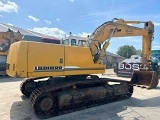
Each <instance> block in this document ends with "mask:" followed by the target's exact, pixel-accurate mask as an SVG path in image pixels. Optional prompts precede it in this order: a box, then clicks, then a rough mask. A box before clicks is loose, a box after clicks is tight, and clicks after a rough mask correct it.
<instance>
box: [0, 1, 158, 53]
mask: <svg viewBox="0 0 160 120" xmlns="http://www.w3.org/2000/svg"><path fill="white" fill-rule="evenodd" d="M113 18H122V19H125V20H140V21H148V20H151V21H152V22H154V24H155V34H154V38H155V39H154V41H153V46H152V48H153V49H160V1H159V0H143V1H142V0H132V1H129V0H10V1H8V0H0V23H5V24H9V25H14V26H16V27H20V28H24V29H31V30H34V31H36V32H40V33H43V34H48V35H51V36H54V37H58V38H62V37H63V36H64V35H65V34H69V32H72V33H73V34H75V35H79V36H85V37H86V36H87V35H88V34H91V33H92V32H93V31H94V30H95V29H96V28H97V27H98V26H100V25H101V24H102V23H104V22H106V21H110V20H112V19H113ZM125 44H128V45H133V46H134V47H135V48H136V49H141V47H142V45H141V37H126V38H114V39H111V43H110V46H109V48H108V51H109V52H113V53H116V51H117V50H118V48H119V47H120V46H122V45H125Z"/></svg>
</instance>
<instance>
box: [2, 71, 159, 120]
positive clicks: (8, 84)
mask: <svg viewBox="0 0 160 120" xmlns="http://www.w3.org/2000/svg"><path fill="white" fill-rule="evenodd" d="M103 76H104V77H114V78H115V75H114V72H113V71H112V70H107V71H106V74H105V75H103ZM123 79H125V78H123ZM21 80H22V79H19V78H18V79H17V78H9V77H4V78H0V91H1V92H0V120H10V119H11V120H39V119H38V118H37V117H36V116H35V115H34V113H33V112H32V109H31V106H30V104H29V101H28V99H27V98H25V97H24V96H22V94H21V92H20V90H19V85H20V83H21ZM159 119H160V84H159V85H158V86H157V88H155V89H152V90H146V89H141V88H138V87H134V93H133V96H132V97H131V98H130V99H127V100H123V101H118V102H114V103H109V104H105V105H101V106H97V107H93V108H89V109H85V110H81V111H77V112H73V113H69V114H65V115H61V116H58V117H54V118H50V119H47V120H159Z"/></svg>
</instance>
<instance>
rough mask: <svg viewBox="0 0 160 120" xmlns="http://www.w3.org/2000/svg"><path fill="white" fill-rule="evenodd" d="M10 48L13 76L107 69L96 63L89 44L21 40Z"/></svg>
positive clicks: (56, 74)
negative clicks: (68, 44) (66, 44)
mask: <svg viewBox="0 0 160 120" xmlns="http://www.w3.org/2000/svg"><path fill="white" fill-rule="evenodd" d="M14 46H16V47H14ZM11 49H12V50H11V52H12V53H9V54H13V55H14V56H9V57H8V60H7V61H8V69H7V73H8V74H9V75H10V76H16V77H39V76H46V77H47V76H66V75H82V74H99V73H104V72H105V66H104V65H101V64H94V63H93V60H92V56H91V54H90V49H89V48H88V47H78V46H64V45H58V44H48V43H38V42H26V41H25V42H24V41H20V42H17V43H14V45H13V47H12V48H11ZM17 51H18V52H17ZM48 51H49V52H48ZM11 59H12V61H10V60H11ZM13 68H14V70H13Z"/></svg>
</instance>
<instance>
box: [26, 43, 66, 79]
mask: <svg viewBox="0 0 160 120" xmlns="http://www.w3.org/2000/svg"><path fill="white" fill-rule="evenodd" d="M63 66H64V46H63V45H58V44H48V43H38V42H29V49H28V77H39V76H60V75H63Z"/></svg>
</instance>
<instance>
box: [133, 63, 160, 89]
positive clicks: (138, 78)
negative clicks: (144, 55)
mask: <svg viewBox="0 0 160 120" xmlns="http://www.w3.org/2000/svg"><path fill="white" fill-rule="evenodd" d="M158 73H159V66H158V62H157V61H155V60H151V61H150V66H149V68H148V69H144V68H140V70H135V71H133V75H132V78H131V82H132V83H133V85H136V86H138V87H142V88H146V89H153V88H155V87H156V86H157V85H158V83H159V80H158Z"/></svg>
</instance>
